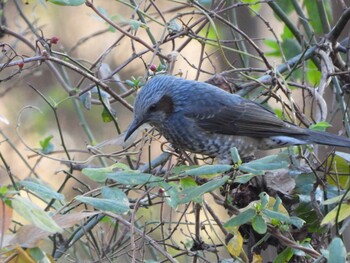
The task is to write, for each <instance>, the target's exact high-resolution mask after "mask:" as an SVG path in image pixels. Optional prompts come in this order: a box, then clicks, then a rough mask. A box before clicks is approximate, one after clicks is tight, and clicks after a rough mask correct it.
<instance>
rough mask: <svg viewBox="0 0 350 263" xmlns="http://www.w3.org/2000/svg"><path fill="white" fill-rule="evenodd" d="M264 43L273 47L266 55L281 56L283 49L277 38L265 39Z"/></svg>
mask: <svg viewBox="0 0 350 263" xmlns="http://www.w3.org/2000/svg"><path fill="white" fill-rule="evenodd" d="M264 43H265V45H266V46H268V47H269V48H271V49H272V50H271V51H267V52H266V55H268V56H274V57H280V56H281V50H280V47H279V46H278V43H277V41H276V40H273V39H265V40H264Z"/></svg>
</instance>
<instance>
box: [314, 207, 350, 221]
mask: <svg viewBox="0 0 350 263" xmlns="http://www.w3.org/2000/svg"><path fill="white" fill-rule="evenodd" d="M338 208H339V207H338V206H336V207H335V208H333V210H332V211H330V212H329V213H328V214H327V215H326V216H325V217H324V218H323V220H322V222H321V225H326V224H331V225H332V226H333V225H334V224H335V218H336V216H337V213H338ZM349 216H350V205H349V204H342V205H341V207H340V211H339V216H338V222H341V221H343V220H344V219H345V218H347V217H349Z"/></svg>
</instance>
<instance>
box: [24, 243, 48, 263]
mask: <svg viewBox="0 0 350 263" xmlns="http://www.w3.org/2000/svg"><path fill="white" fill-rule="evenodd" d="M27 252H28V253H29V255H30V256H31V257H32V258H33V259H34V260H35V262H38V263H49V262H51V261H50V259H49V257H48V256H47V255H46V253H45V252H44V251H42V250H41V249H40V248H38V247H34V248H28V250H27Z"/></svg>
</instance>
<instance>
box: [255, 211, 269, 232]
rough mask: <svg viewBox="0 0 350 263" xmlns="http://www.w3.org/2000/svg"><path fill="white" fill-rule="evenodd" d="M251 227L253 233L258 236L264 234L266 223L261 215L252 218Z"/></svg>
mask: <svg viewBox="0 0 350 263" xmlns="http://www.w3.org/2000/svg"><path fill="white" fill-rule="evenodd" d="M252 226H253V229H254V230H255V232H257V233H259V234H265V233H266V231H267V225H266V222H265V220H264V218H263V217H262V216H261V215H256V216H254V217H253V220H252Z"/></svg>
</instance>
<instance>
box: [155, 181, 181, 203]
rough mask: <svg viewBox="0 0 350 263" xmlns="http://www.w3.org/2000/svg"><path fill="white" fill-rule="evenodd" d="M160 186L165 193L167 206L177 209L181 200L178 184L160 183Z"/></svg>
mask: <svg viewBox="0 0 350 263" xmlns="http://www.w3.org/2000/svg"><path fill="white" fill-rule="evenodd" d="M158 184H159V186H160V187H161V188H162V189H163V190H164V191H165V196H166V197H165V201H166V202H167V204H168V205H169V206H171V207H172V208H174V209H175V208H176V207H177V205H178V204H179V200H180V197H179V191H178V188H177V185H176V183H166V182H164V181H160V182H158Z"/></svg>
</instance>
